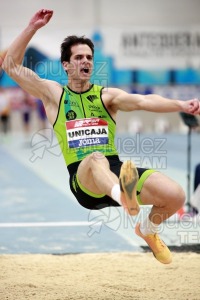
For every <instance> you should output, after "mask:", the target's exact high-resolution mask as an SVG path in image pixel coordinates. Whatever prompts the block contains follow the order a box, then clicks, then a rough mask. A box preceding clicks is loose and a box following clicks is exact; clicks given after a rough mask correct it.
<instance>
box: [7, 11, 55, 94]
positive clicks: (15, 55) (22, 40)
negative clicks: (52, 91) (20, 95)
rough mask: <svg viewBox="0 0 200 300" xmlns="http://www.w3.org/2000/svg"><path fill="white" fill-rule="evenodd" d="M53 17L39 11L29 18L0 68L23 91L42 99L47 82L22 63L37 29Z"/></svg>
mask: <svg viewBox="0 0 200 300" xmlns="http://www.w3.org/2000/svg"><path fill="white" fill-rule="evenodd" d="M52 15H53V11H52V10H47V9H41V10H39V11H38V12H37V13H35V14H34V16H33V17H32V18H31V20H30V22H29V24H28V26H27V27H26V28H25V29H24V30H23V31H22V33H21V34H20V35H19V36H18V37H17V38H16V39H15V40H14V42H13V43H12V44H11V45H10V47H9V48H8V50H7V54H6V56H5V58H4V57H2V60H3V59H4V60H3V64H2V68H3V69H4V71H5V72H6V73H7V74H8V75H9V76H10V77H12V78H13V79H14V80H15V81H16V82H17V83H18V84H19V85H20V86H21V87H22V88H23V89H24V90H26V91H27V92H28V93H30V94H32V95H34V96H35V97H38V98H40V99H43V98H44V95H43V93H44V91H45V90H48V88H47V89H44V88H45V86H44V85H48V81H47V80H46V81H45V80H42V79H40V78H39V77H38V76H37V74H36V73H34V72H33V71H32V70H30V69H28V68H25V67H23V65H22V61H23V58H24V54H25V50H26V47H27V45H28V43H29V42H30V40H31V39H32V37H33V36H34V34H35V33H36V32H37V30H38V29H40V28H41V27H43V26H45V25H46V24H47V23H48V22H49V20H50V19H51V17H52Z"/></svg>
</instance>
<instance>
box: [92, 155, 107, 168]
mask: <svg viewBox="0 0 200 300" xmlns="http://www.w3.org/2000/svg"><path fill="white" fill-rule="evenodd" d="M90 160H91V163H99V164H103V165H107V166H109V162H108V160H107V158H106V157H105V155H104V154H103V153H101V152H100V151H95V152H93V153H92V154H91V155H90Z"/></svg>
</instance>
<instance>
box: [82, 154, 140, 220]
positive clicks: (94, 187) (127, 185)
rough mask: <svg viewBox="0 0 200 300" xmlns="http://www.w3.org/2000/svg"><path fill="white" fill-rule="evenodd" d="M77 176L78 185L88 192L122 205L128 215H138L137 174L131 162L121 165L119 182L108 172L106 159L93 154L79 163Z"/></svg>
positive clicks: (100, 155)
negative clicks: (104, 195) (102, 195)
mask: <svg viewBox="0 0 200 300" xmlns="http://www.w3.org/2000/svg"><path fill="white" fill-rule="evenodd" d="M77 175H78V179H79V181H80V183H81V184H82V185H83V186H84V187H85V188H86V189H87V190H89V191H90V192H93V193H95V194H106V195H108V196H110V197H111V198H112V199H114V200H115V201H117V202H118V203H119V204H120V205H122V206H123V207H124V209H125V210H126V211H127V213H128V214H130V215H136V214H138V212H139V210H140V208H139V205H138V202H137V197H136V186H137V181H138V173H137V169H136V167H135V165H134V163H133V162H131V161H126V162H124V163H123V165H122V167H121V171H120V180H119V178H118V177H117V176H116V175H115V174H114V173H113V172H112V171H111V170H110V165H109V162H108V160H107V158H106V157H105V156H104V155H103V154H102V153H101V152H94V153H92V154H91V155H89V156H88V157H86V158H85V159H84V160H83V161H82V162H81V163H80V165H79V167H78V171H77ZM119 183H120V185H119Z"/></svg>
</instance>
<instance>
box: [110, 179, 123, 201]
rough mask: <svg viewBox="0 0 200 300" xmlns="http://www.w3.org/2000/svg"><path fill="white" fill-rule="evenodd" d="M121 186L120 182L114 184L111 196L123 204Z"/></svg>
mask: <svg viewBox="0 0 200 300" xmlns="http://www.w3.org/2000/svg"><path fill="white" fill-rule="evenodd" d="M120 195H121V193H120V186H119V184H117V183H116V184H114V185H113V187H112V189H111V197H112V199H113V200H115V201H116V202H117V203H119V204H120V205H122V202H121V198H120Z"/></svg>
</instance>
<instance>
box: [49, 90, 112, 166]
mask: <svg viewBox="0 0 200 300" xmlns="http://www.w3.org/2000/svg"><path fill="white" fill-rule="evenodd" d="M102 90H103V87H102V86H98V85H92V86H91V88H90V89H89V90H88V91H85V92H83V93H76V92H74V91H72V90H70V89H69V88H68V87H64V88H63V93H62V96H61V100H60V106H59V110H58V115H57V119H56V121H55V123H54V131H55V133H56V136H57V138H58V141H59V143H60V146H61V149H62V152H63V155H64V159H65V161H66V164H67V165H70V164H72V163H74V162H77V161H81V160H82V159H84V158H85V157H86V156H87V155H88V154H90V153H91V152H94V151H101V152H102V153H103V154H104V155H105V156H109V155H117V151H116V148H115V145H114V137H115V129H116V124H115V121H114V120H113V119H112V117H111V115H110V113H109V112H108V110H107V109H106V107H105V105H104V103H103V101H102V98H101V96H102Z"/></svg>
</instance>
